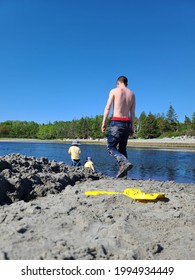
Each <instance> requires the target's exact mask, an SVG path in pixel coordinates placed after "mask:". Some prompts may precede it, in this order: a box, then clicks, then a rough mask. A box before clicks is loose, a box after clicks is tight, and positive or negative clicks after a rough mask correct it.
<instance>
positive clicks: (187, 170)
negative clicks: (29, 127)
mask: <svg viewBox="0 0 195 280" xmlns="http://www.w3.org/2000/svg"><path fill="white" fill-rule="evenodd" d="M69 147H70V145H67V144H51V143H49V144H48V143H7V142H2V143H1V142H0V156H1V155H6V154H10V153H20V154H23V155H28V156H35V157H47V158H49V159H50V160H56V161H63V162H65V163H66V164H70V156H69V155H68V152H67V151H68V148H69ZM80 147H81V152H82V155H81V160H82V163H84V162H85V159H86V157H87V156H91V157H92V158H93V162H94V165H95V169H96V171H98V172H103V173H104V174H106V175H110V176H115V175H116V174H117V172H118V166H117V164H116V163H115V161H114V159H113V158H112V157H111V156H110V155H109V154H108V152H107V148H106V146H104V145H85V144H82V145H81V146H80ZM128 158H129V160H130V161H131V162H132V163H133V165H134V168H133V169H132V170H131V171H130V172H129V175H128V176H129V178H135V179H155V180H160V181H165V180H174V181H176V182H182V183H184V182H186V183H195V152H193V151H180V150H177V151H176V150H150V149H138V148H131V147H128Z"/></svg>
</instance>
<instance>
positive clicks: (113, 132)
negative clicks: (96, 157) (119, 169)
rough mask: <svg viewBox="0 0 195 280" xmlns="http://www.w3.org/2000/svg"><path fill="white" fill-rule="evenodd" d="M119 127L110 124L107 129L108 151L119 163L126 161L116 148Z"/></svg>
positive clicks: (118, 140) (118, 139)
mask: <svg viewBox="0 0 195 280" xmlns="http://www.w3.org/2000/svg"><path fill="white" fill-rule="evenodd" d="M120 136H121V135H120V129H119V127H117V126H110V128H109V131H108V144H107V147H108V151H109V153H110V154H111V155H112V156H113V157H114V158H115V159H116V161H117V162H118V164H119V165H121V163H124V162H126V161H127V159H126V157H125V156H124V155H123V154H121V153H120V152H119V151H118V149H117V145H118V144H119V142H120Z"/></svg>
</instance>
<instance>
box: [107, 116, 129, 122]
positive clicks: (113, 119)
mask: <svg viewBox="0 0 195 280" xmlns="http://www.w3.org/2000/svg"><path fill="white" fill-rule="evenodd" d="M111 121H120V122H130V121H131V118H126V117H125V118H124V117H112V118H111Z"/></svg>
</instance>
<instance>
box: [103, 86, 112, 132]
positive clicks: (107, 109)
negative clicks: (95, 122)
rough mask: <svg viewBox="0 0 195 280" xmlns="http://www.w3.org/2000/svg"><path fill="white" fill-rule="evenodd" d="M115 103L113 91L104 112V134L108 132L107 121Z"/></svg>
mask: <svg viewBox="0 0 195 280" xmlns="http://www.w3.org/2000/svg"><path fill="white" fill-rule="evenodd" d="M113 101H114V93H113V91H112V90H111V91H110V95H109V98H108V101H107V104H106V107H105V110H104V117H103V121H102V132H105V131H106V121H107V118H108V115H109V113H110V108H111V106H112V103H113Z"/></svg>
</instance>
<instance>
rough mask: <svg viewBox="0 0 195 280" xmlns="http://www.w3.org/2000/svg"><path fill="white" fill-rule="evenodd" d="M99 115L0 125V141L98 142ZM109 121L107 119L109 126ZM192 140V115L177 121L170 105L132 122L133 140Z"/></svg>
mask: <svg viewBox="0 0 195 280" xmlns="http://www.w3.org/2000/svg"><path fill="white" fill-rule="evenodd" d="M102 118H103V116H102V115H97V116H95V117H82V118H80V119H76V120H72V121H55V122H53V123H47V124H39V123H36V122H34V121H31V122H27V121H17V120H7V121H5V122H1V123H0V138H31V139H43V140H47V139H48V140H51V139H64V138H66V139H76V138H78V139H100V138H105V134H103V133H102V132H101V124H102ZM109 121H110V119H108V123H109ZM183 135H187V136H195V112H194V113H193V115H192V116H185V119H184V121H183V122H179V121H178V117H177V114H176V112H175V109H174V108H173V106H172V105H170V107H169V109H168V111H167V113H166V114H152V113H149V114H148V115H147V114H146V113H145V112H142V113H141V114H140V116H139V117H136V119H135V133H134V135H132V136H131V137H132V138H142V139H151V138H163V137H176V136H183Z"/></svg>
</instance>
